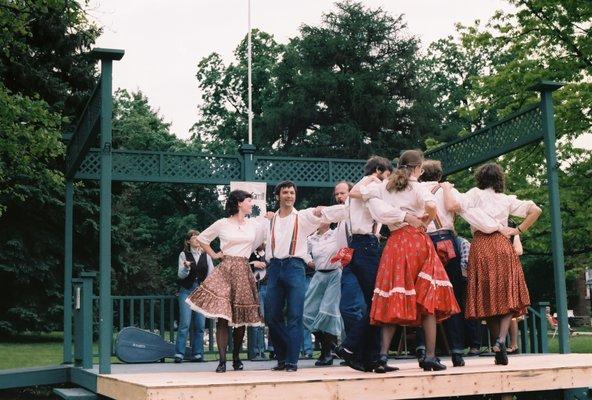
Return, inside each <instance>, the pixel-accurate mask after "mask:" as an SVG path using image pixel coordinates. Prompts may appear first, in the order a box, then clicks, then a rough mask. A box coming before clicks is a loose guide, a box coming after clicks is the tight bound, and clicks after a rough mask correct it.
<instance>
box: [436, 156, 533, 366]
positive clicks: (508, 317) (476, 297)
mask: <svg viewBox="0 0 592 400" xmlns="http://www.w3.org/2000/svg"><path fill="white" fill-rule="evenodd" d="M475 180H476V181H477V187H475V188H473V189H471V190H469V191H468V192H467V193H465V194H463V195H461V197H460V201H456V200H454V199H453V198H452V196H450V195H449V193H450V190H451V186H450V185H446V186H444V195H445V201H447V207H450V208H454V209H456V210H459V211H462V210H466V209H468V208H473V207H474V208H478V209H480V210H481V211H482V212H483V213H485V214H487V215H489V216H490V217H492V218H494V219H495V220H496V221H497V222H498V223H499V230H498V231H497V232H493V233H484V232H480V231H478V230H476V229H474V228H473V227H471V229H472V230H473V236H474V237H473V242H472V243H471V252H470V253H469V268H468V271H467V305H466V310H465V316H466V318H474V319H485V320H487V325H488V326H489V328H490V330H491V333H492V335H493V336H494V337H495V338H497V339H496V342H495V345H494V346H493V351H494V352H495V363H496V364H502V365H507V364H508V356H507V353H506V336H507V335H508V329H509V327H510V323H511V321H512V318H517V317H519V316H521V315H524V314H526V309H527V307H528V306H529V305H530V297H529V294H528V288H527V287H526V281H525V280H524V273H523V271H522V265H521V264H520V260H519V258H518V255H517V254H516V251H515V250H514V248H513V247H512V244H511V243H510V241H509V240H508V237H509V236H513V235H519V234H522V233H524V232H525V231H526V230H527V229H528V228H530V226H531V225H532V224H533V223H534V222H535V221H536V220H537V219H538V218H539V216H540V215H541V209H540V208H539V207H537V206H536V205H535V204H534V203H533V202H532V201H524V200H519V199H517V198H516V196H510V195H507V194H504V187H505V183H504V182H505V176H504V172H503V171H502V169H501V167H500V166H499V165H497V164H494V163H489V164H485V165H482V166H481V167H479V169H477V171H476V173H475ZM510 215H513V216H516V217H520V218H524V221H522V223H521V224H519V225H518V226H517V227H516V228H508V217H509V216H510Z"/></svg>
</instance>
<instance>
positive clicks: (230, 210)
mask: <svg viewBox="0 0 592 400" xmlns="http://www.w3.org/2000/svg"><path fill="white" fill-rule="evenodd" d="M247 198H249V199H252V198H253V196H252V195H251V193H249V192H245V191H244V190H233V191H232V192H230V193H229V194H228V198H227V199H226V206H225V207H224V209H225V210H226V214H228V216H229V217H231V216H233V215H235V214H238V205H239V203H242V202H243V201H245V199H247Z"/></svg>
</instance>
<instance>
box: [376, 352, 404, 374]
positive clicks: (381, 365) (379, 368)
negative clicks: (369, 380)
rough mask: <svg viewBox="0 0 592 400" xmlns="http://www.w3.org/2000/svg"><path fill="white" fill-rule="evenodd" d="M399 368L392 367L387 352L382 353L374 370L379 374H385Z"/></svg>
mask: <svg viewBox="0 0 592 400" xmlns="http://www.w3.org/2000/svg"><path fill="white" fill-rule="evenodd" d="M398 370H399V368H397V367H392V366H390V365H388V356H387V355H386V354H381V355H380V357H379V358H378V362H377V363H376V367H374V372H376V373H377V374H384V373H386V372H393V371H398Z"/></svg>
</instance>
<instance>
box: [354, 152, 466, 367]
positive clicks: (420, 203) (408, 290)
mask: <svg viewBox="0 0 592 400" xmlns="http://www.w3.org/2000/svg"><path fill="white" fill-rule="evenodd" d="M422 163H423V154H422V152H421V151H419V150H407V151H405V152H403V154H402V155H401V157H400V158H399V163H398V166H397V171H396V172H395V173H394V174H393V175H391V177H389V179H388V181H387V182H385V183H381V184H372V185H368V186H365V187H362V188H360V193H361V195H362V198H364V199H366V200H368V208H369V209H370V212H371V214H372V216H373V217H374V219H375V220H376V221H377V222H380V223H383V224H386V225H388V226H389V229H390V230H391V234H390V237H389V239H388V241H387V243H386V246H385V248H384V251H383V253H382V257H381V259H380V265H379V267H378V275H377V277H376V288H375V289H374V297H373V299H372V308H371V311H370V322H371V323H372V324H374V325H380V326H382V345H381V360H380V361H381V362H382V363H383V364H384V365H386V355H387V353H388V350H389V347H390V344H391V340H392V338H393V334H394V332H395V325H409V326H420V325H421V326H423V329H424V331H425V336H426V357H425V358H424V359H422V360H420V364H419V365H420V367H422V368H423V369H424V370H426V371H430V370H434V371H439V370H443V369H446V366H445V365H444V364H442V363H441V362H440V360H439V359H437V358H436V356H435V345H436V322H440V321H442V320H444V319H446V318H448V317H449V316H450V315H452V314H456V313H458V312H460V308H459V306H458V303H457V302H456V299H455V297H454V292H453V290H452V285H451V283H450V281H449V279H448V275H447V274H446V271H445V270H444V266H443V265H442V262H441V261H440V259H439V258H438V256H437V254H436V251H435V249H434V246H433V244H432V241H431V239H430V238H429V237H428V235H427V234H426V232H425V228H423V227H420V228H416V227H413V226H410V225H408V224H406V223H402V224H395V223H393V220H392V219H390V218H389V215H390V211H392V210H393V208H394V207H397V208H400V209H401V210H403V211H407V212H410V213H412V214H414V215H415V216H418V217H424V215H425V218H426V219H427V218H430V219H432V218H433V217H434V216H435V214H436V205H435V203H434V198H433V194H431V193H430V192H429V191H428V190H427V189H426V188H425V187H424V186H423V185H421V184H419V183H418V182H417V178H418V177H419V176H420V175H421V174H422V173H423V170H422V168H421V165H422ZM426 213H427V215H426Z"/></svg>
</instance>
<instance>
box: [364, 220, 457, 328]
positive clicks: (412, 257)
mask: <svg viewBox="0 0 592 400" xmlns="http://www.w3.org/2000/svg"><path fill="white" fill-rule="evenodd" d="M459 312H460V307H459V306H458V303H457V302H456V298H455V297H454V291H453V289H452V284H451V283H450V280H449V279H448V275H447V274H446V271H445V270H444V266H443V265H442V262H441V261H440V259H439V258H438V255H437V254H436V250H435V249H434V245H433V243H432V240H431V239H430V238H429V237H428V235H427V234H426V233H425V232H424V231H422V230H420V229H417V228H414V227H412V226H405V227H403V228H401V229H397V230H395V231H392V232H391V235H390V236H389V238H388V241H387V243H386V246H385V248H384V251H383V252H382V257H381V258H380V264H379V267H378V275H377V277H376V288H375V289H374V297H373V299H372V308H371V310H370V323H371V324H373V325H390V324H398V325H412V326H419V325H420V324H421V320H422V315H426V314H428V315H435V316H436V319H437V321H438V322H439V321H442V320H444V319H446V318H448V317H450V316H451V315H453V314H457V313H459Z"/></svg>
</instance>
